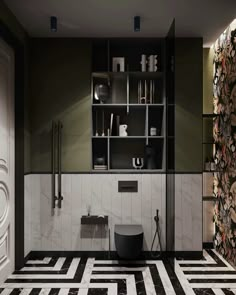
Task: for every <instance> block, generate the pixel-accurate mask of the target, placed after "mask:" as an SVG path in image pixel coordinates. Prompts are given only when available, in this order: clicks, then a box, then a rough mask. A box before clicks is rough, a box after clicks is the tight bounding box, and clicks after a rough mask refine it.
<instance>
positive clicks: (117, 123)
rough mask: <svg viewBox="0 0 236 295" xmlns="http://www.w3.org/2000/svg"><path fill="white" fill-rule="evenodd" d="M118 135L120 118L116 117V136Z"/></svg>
mask: <svg viewBox="0 0 236 295" xmlns="http://www.w3.org/2000/svg"><path fill="white" fill-rule="evenodd" d="M119 134H120V116H118V115H117V116H116V135H117V136H118V135H119Z"/></svg>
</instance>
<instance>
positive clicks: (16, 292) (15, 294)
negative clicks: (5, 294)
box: [10, 289, 21, 295]
mask: <svg viewBox="0 0 236 295" xmlns="http://www.w3.org/2000/svg"><path fill="white" fill-rule="evenodd" d="M20 293H21V289H13V291H12V292H11V293H10V295H19V294H20Z"/></svg>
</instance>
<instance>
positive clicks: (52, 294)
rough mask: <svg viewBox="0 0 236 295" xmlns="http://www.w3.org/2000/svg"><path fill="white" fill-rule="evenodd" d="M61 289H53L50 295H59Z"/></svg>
mask: <svg viewBox="0 0 236 295" xmlns="http://www.w3.org/2000/svg"><path fill="white" fill-rule="evenodd" d="M59 291H60V289H59V288H53V289H51V290H50V292H49V294H48V295H58V293H59Z"/></svg>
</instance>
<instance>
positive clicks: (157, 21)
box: [5, 0, 236, 46]
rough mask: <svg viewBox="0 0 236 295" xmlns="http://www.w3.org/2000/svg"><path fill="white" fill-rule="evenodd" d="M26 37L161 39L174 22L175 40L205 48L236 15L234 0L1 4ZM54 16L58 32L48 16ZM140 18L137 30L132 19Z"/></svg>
mask: <svg viewBox="0 0 236 295" xmlns="http://www.w3.org/2000/svg"><path fill="white" fill-rule="evenodd" d="M5 3H6V4H7V6H8V7H9V8H10V10H11V11H12V12H13V13H14V14H15V16H16V17H17V19H18V20H19V21H20V23H21V24H22V25H23V26H24V28H25V29H26V31H27V32H28V33H29V35H30V36H32V37H154V36H155V37H156V36H158V37H163V36H165V35H166V33H167V31H168V28H169V26H170V24H171V22H172V20H173V18H175V20H176V36H177V37H199V36H200V37H203V38H204V46H210V45H211V44H212V43H213V42H214V41H215V40H216V39H217V37H218V36H219V35H220V34H221V33H222V32H223V30H224V29H225V28H226V27H227V25H229V24H230V23H231V21H232V20H233V19H234V18H235V17H236V1H235V0H84V1H81V0H5ZM51 15H55V16H57V17H58V32H57V33H51V32H50V30H49V17H50V16H51ZM135 15H140V16H141V32H134V31H133V17H134V16H135Z"/></svg>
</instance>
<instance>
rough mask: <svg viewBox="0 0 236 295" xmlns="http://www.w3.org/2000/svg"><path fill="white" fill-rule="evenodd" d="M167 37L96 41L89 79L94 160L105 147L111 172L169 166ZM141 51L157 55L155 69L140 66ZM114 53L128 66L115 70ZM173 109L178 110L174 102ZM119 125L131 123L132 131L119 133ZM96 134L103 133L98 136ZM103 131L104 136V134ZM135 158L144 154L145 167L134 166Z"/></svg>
mask: <svg viewBox="0 0 236 295" xmlns="http://www.w3.org/2000/svg"><path fill="white" fill-rule="evenodd" d="M164 42H165V41H164V39H163V38H162V39H158V38H145V39H142V38H141V39H136V38H132V40H130V39H110V40H98V42H96V40H95V41H94V50H93V63H92V79H91V104H92V126H93V129H92V143H93V144H92V154H93V159H94V160H93V163H94V161H95V160H96V157H97V155H99V154H101V150H102V148H104V153H105V154H106V159H107V166H108V171H111V172H122V171H123V172H129V171H130V172H135V173H138V172H140V171H141V172H143V171H145V172H146V171H151V172H154V171H156V172H161V171H162V172H163V171H165V169H166V167H165V148H166V130H165V125H166V122H165V121H166V111H167V110H166V94H165V91H166V81H165V78H166V69H165V63H166V60H165V54H164V50H165V45H164ZM142 54H146V55H147V57H148V56H149V55H157V56H158V58H157V59H158V63H157V71H155V72H149V71H148V69H147V71H146V72H142V71H141V64H140V61H141V55H142ZM100 56H101V59H100ZM113 57H124V58H125V71H123V72H114V71H113V69H112V62H113V60H112V58H113ZM101 84H102V85H105V86H106V91H105V92H104V93H105V95H104V96H105V97H102V103H101V102H100V101H99V100H98V98H99V95H98V94H97V92H96V91H98V89H99V87H98V86H97V85H101ZM104 88H105V87H104ZM95 94H96V95H95ZM140 97H142V99H140ZM144 97H145V99H144ZM141 102H142V103H141ZM172 109H173V110H174V105H173V107H172ZM111 122H112V124H111ZM120 125H127V130H126V131H127V133H128V136H119V135H120V132H119V131H120V130H119V126H120ZM111 126H112V128H111ZM151 127H153V128H155V130H156V133H154V134H155V136H151V133H150V128H151ZM124 128H125V127H124ZM111 129H112V130H111ZM152 132H153V130H152ZM96 133H98V134H99V135H100V136H95V135H96ZM102 133H104V134H105V136H101V134H102ZM152 134H153V133H152ZM97 142H99V144H98V147H97V146H96V145H97ZM147 146H148V147H149V149H150V147H151V151H152V157H153V158H151V159H152V163H153V165H150V161H149V162H148V161H147V155H146V152H147V150H148V147H147ZM133 158H142V159H143V161H144V167H143V168H142V169H141V170H139V169H135V168H134V167H133V160H132V159H133ZM146 163H149V167H151V168H152V169H149V168H148V167H147V165H146ZM96 172H101V173H102V172H103V171H97V170H96Z"/></svg>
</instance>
